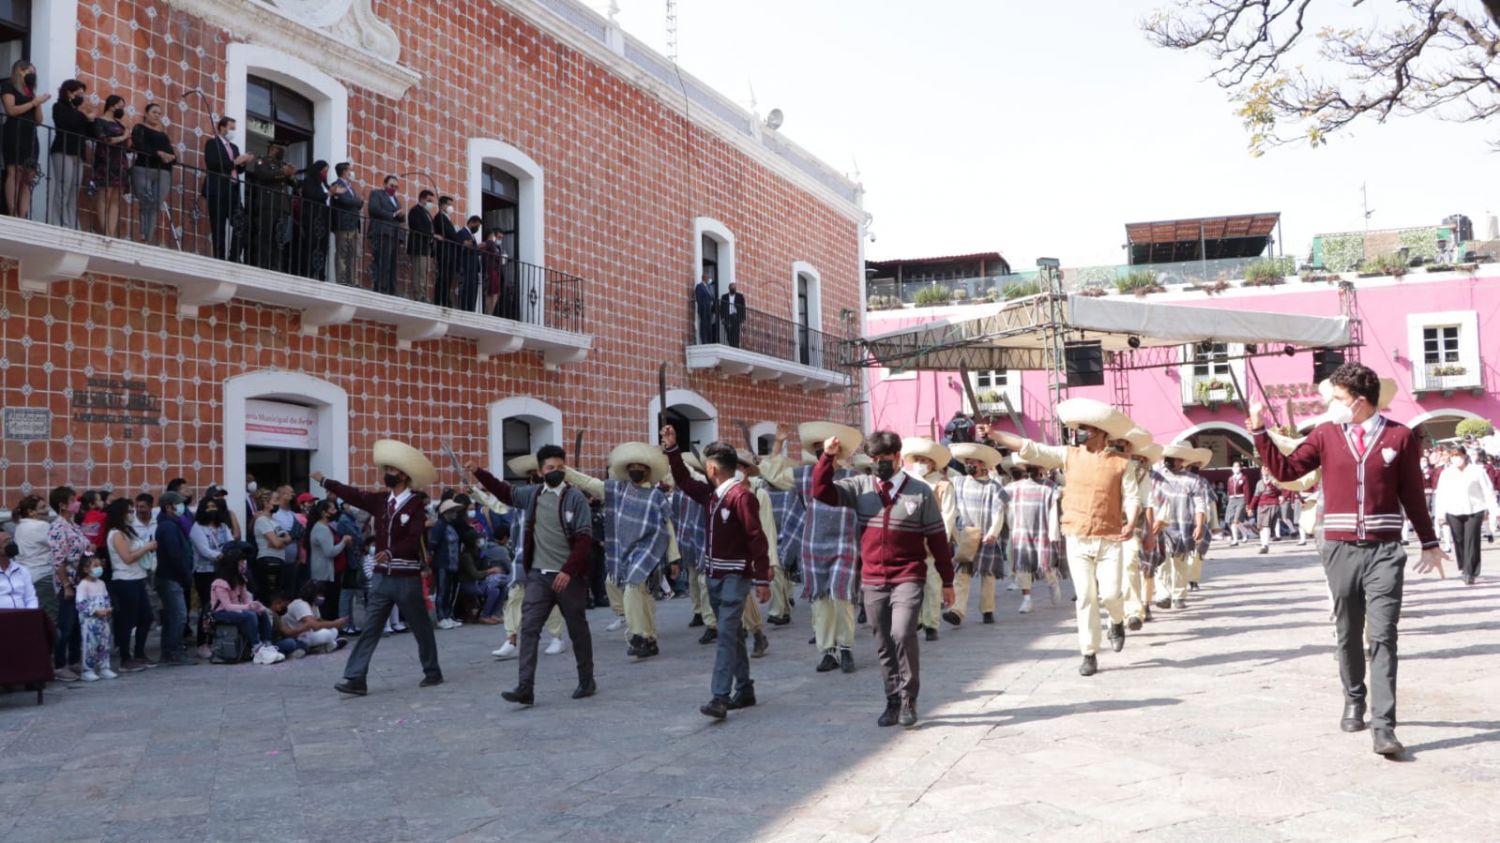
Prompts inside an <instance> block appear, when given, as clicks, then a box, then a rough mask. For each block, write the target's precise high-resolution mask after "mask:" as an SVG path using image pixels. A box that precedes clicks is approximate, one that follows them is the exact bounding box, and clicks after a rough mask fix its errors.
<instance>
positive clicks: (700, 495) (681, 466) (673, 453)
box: [662, 445, 714, 507]
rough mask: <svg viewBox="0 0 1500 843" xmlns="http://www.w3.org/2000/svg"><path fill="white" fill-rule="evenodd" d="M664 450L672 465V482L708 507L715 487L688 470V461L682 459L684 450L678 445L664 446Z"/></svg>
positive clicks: (699, 503)
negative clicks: (679, 448) (680, 449)
mask: <svg viewBox="0 0 1500 843" xmlns="http://www.w3.org/2000/svg"><path fill="white" fill-rule="evenodd" d="M662 451H663V453H665V454H666V455H667V462H668V463H669V464H671V466H672V482H674V483H676V484H677V488H679V489H681V490H682V493H683V494H684V495H687V496H688V497H689V498H691V499H692V500H693V501H694V502H695V503H697V504H698V505H699V506H702V507H707V506H708V503H709V501H710V500H712V499H713V494H714V490H713V487H712V486H709V485H708V484H707V483H704V482H703V481H701V480H698V479H696V478H695V477H693V473H692V472H691V471H688V467H687V463H685V462H683V461H682V451H679V450H678V449H677V446H676V445H672V446H670V447H667V448H663V449H662Z"/></svg>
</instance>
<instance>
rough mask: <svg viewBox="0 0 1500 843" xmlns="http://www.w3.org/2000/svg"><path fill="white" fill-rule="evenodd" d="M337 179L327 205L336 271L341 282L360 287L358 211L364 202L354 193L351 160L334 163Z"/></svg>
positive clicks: (330, 191) (331, 188) (329, 193)
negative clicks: (329, 214)
mask: <svg viewBox="0 0 1500 843" xmlns="http://www.w3.org/2000/svg"><path fill="white" fill-rule="evenodd" d="M333 173H334V175H335V176H337V178H335V179H334V180H333V185H332V186H331V187H329V189H328V204H329V206H330V208H329V209H330V210H331V211H332V212H333V248H334V251H333V255H334V271H335V273H336V275H337V279H338V282H339V283H340V284H345V285H347V286H350V287H357V286H359V227H360V217H359V212H360V211H361V210H363V209H364V207H365V200H363V199H361V198H359V194H358V193H355V192H354V165H353V164H350V163H349V162H348V161H343V162H340V163H338V164H335V165H334V167H333Z"/></svg>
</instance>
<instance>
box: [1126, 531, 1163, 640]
mask: <svg viewBox="0 0 1500 843" xmlns="http://www.w3.org/2000/svg"><path fill="white" fill-rule="evenodd" d="M1120 552H1121V553H1122V554H1123V555H1124V557H1125V617H1127V618H1140V619H1141V620H1145V619H1146V607H1147V606H1149V605H1150V604H1151V593H1152V592H1153V591H1155V589H1154V588H1153V587H1152V580H1151V578H1150V577H1148V576H1146V574H1145V572H1144V571H1142V570H1141V568H1140V561H1141V542H1140V540H1139V539H1131V540H1130V541H1128V542H1124V543H1123V544H1121V546H1120Z"/></svg>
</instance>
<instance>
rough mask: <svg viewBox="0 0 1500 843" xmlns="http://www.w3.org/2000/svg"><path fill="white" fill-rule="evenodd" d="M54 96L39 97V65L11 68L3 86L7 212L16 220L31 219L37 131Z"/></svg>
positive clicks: (0, 138)
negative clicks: (37, 89)
mask: <svg viewBox="0 0 1500 843" xmlns="http://www.w3.org/2000/svg"><path fill="white" fill-rule="evenodd" d="M50 99H52V95H51V94H42V95H40V96H38V95H37V93H36V65H33V64H32V63H31V62H29V61H27V60H26V59H21V60H20V61H18V62H16V63H15V64H13V65H11V67H10V78H9V79H7V80H5V81H4V82H0V103H3V105H4V108H5V126H4V128H0V154H3V155H4V157H5V209H6V211H7V212H8V213H9V214H10V215H11V216H15V217H23V218H25V217H29V216H31V189H32V188H33V187H34V186H36V175H37V169H38V168H37V145H36V127H37V124H38V123H40V122H42V120H41V108H42V106H43V105H45V104H46V102H47V100H50Z"/></svg>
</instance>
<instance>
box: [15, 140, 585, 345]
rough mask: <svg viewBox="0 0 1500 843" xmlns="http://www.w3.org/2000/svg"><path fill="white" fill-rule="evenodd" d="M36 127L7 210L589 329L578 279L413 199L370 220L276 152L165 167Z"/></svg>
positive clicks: (120, 145)
mask: <svg viewBox="0 0 1500 843" xmlns="http://www.w3.org/2000/svg"><path fill="white" fill-rule="evenodd" d="M36 134H37V141H38V149H39V151H40V154H39V155H38V156H37V157H36V159H28V160H26V161H23V162H21V164H20V172H21V173H22V174H23V175H25V176H26V177H25V178H23V179H21V180H19V181H18V182H16V183H12V184H8V185H6V186H5V190H4V191H3V193H4V195H3V197H0V203H3V207H4V210H5V212H6V213H8V214H10V215H12V216H26V217H28V218H31V219H34V220H37V221H39V222H47V223H49V224H51V225H55V226H61V227H64V228H71V229H76V230H79V231H87V232H91V233H95V234H102V235H105V236H108V237H116V238H119V239H122V240H133V241H136V242H138V243H147V244H151V245H154V246H158V247H161V248H163V249H170V250H173V251H177V252H187V253H191V254H196V255H202V256H204V257H212V258H215V259H217V260H221V261H225V262H226V263H233V264H239V265H243V266H252V267H256V268H259V269H264V270H269V271H273V272H282V273H286V274H289V275H297V276H301V277H303V278H305V279H307V280H308V281H309V282H317V283H326V284H330V285H333V284H339V285H344V286H348V287H359V288H363V289H367V290H372V291H374V292H377V293H382V294H385V295H389V296H395V297H399V298H402V299H405V300H408V301H418V302H424V303H429V304H436V305H439V306H441V307H447V308H452V309H454V310H461V311H469V312H474V313H484V314H490V315H493V316H496V317H500V318H504V319H513V320H517V321H520V322H529V323H533V324H537V325H543V326H546V327H548V328H556V329H558V330H562V331H570V332H573V333H581V332H583V329H584V310H583V295H584V290H583V280H582V279H581V278H578V277H576V276H573V275H569V274H567V273H565V272H559V271H557V270H554V269H547V268H545V267H541V266H536V265H534V264H529V263H526V262H523V261H519V260H516V259H514V258H510V257H507V256H506V255H505V254H503V253H502V252H501V251H500V250H499V247H498V245H496V244H493V243H490V244H479V243H475V242H474V241H473V240H468V241H464V240H461V239H455V238H445V237H442V236H436V235H433V234H428V233H425V232H419V231H418V230H415V229H413V228H412V227H411V226H410V225H409V223H408V220H407V218H406V213H407V212H408V210H398V211H397V213H396V215H395V216H394V217H392V218H389V219H375V220H372V219H370V216H369V208H368V202H367V201H366V203H365V206H364V207H361V208H360V209H359V210H357V211H352V212H350V211H343V210H340V209H339V207H338V199H337V197H335V196H333V195H332V194H331V192H330V190H331V189H330V188H326V187H322V186H314V185H307V184H299V183H298V182H297V181H296V180H295V179H294V177H293V176H294V171H293V170H292V168H291V167H290V166H289V165H282V164H280V163H279V162H278V161H276V160H274V159H269V158H256V159H254V160H253V161H251V162H249V163H248V164H247V165H246V166H245V167H244V169H243V172H234V173H230V172H209V171H207V170H202V169H198V168H196V167H189V166H184V165H181V164H178V163H176V162H175V161H173V162H161V163H160V164H158V163H156V162H158V161H160V159H159V158H158V157H148V156H146V155H143V154H137V153H136V152H135V151H133V150H131V149H130V148H129V140H128V135H125V136H121V137H120V138H119V139H117V140H116V141H114V142H106V141H105V140H103V139H100V138H94V137H81V136H77V135H71V134H68V133H62V132H58V131H56V130H54V129H52V128H51V127H48V126H39V127H37V130H36ZM6 163H9V162H6ZM372 193H373V192H372ZM361 198H362V199H365V200H368V198H369V197H368V196H364V197H361ZM43 208H45V212H43V210H42V209H43ZM17 211H24V212H25V213H24V214H21V213H17ZM330 295H337V294H336V293H333V292H331V291H330Z"/></svg>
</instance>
